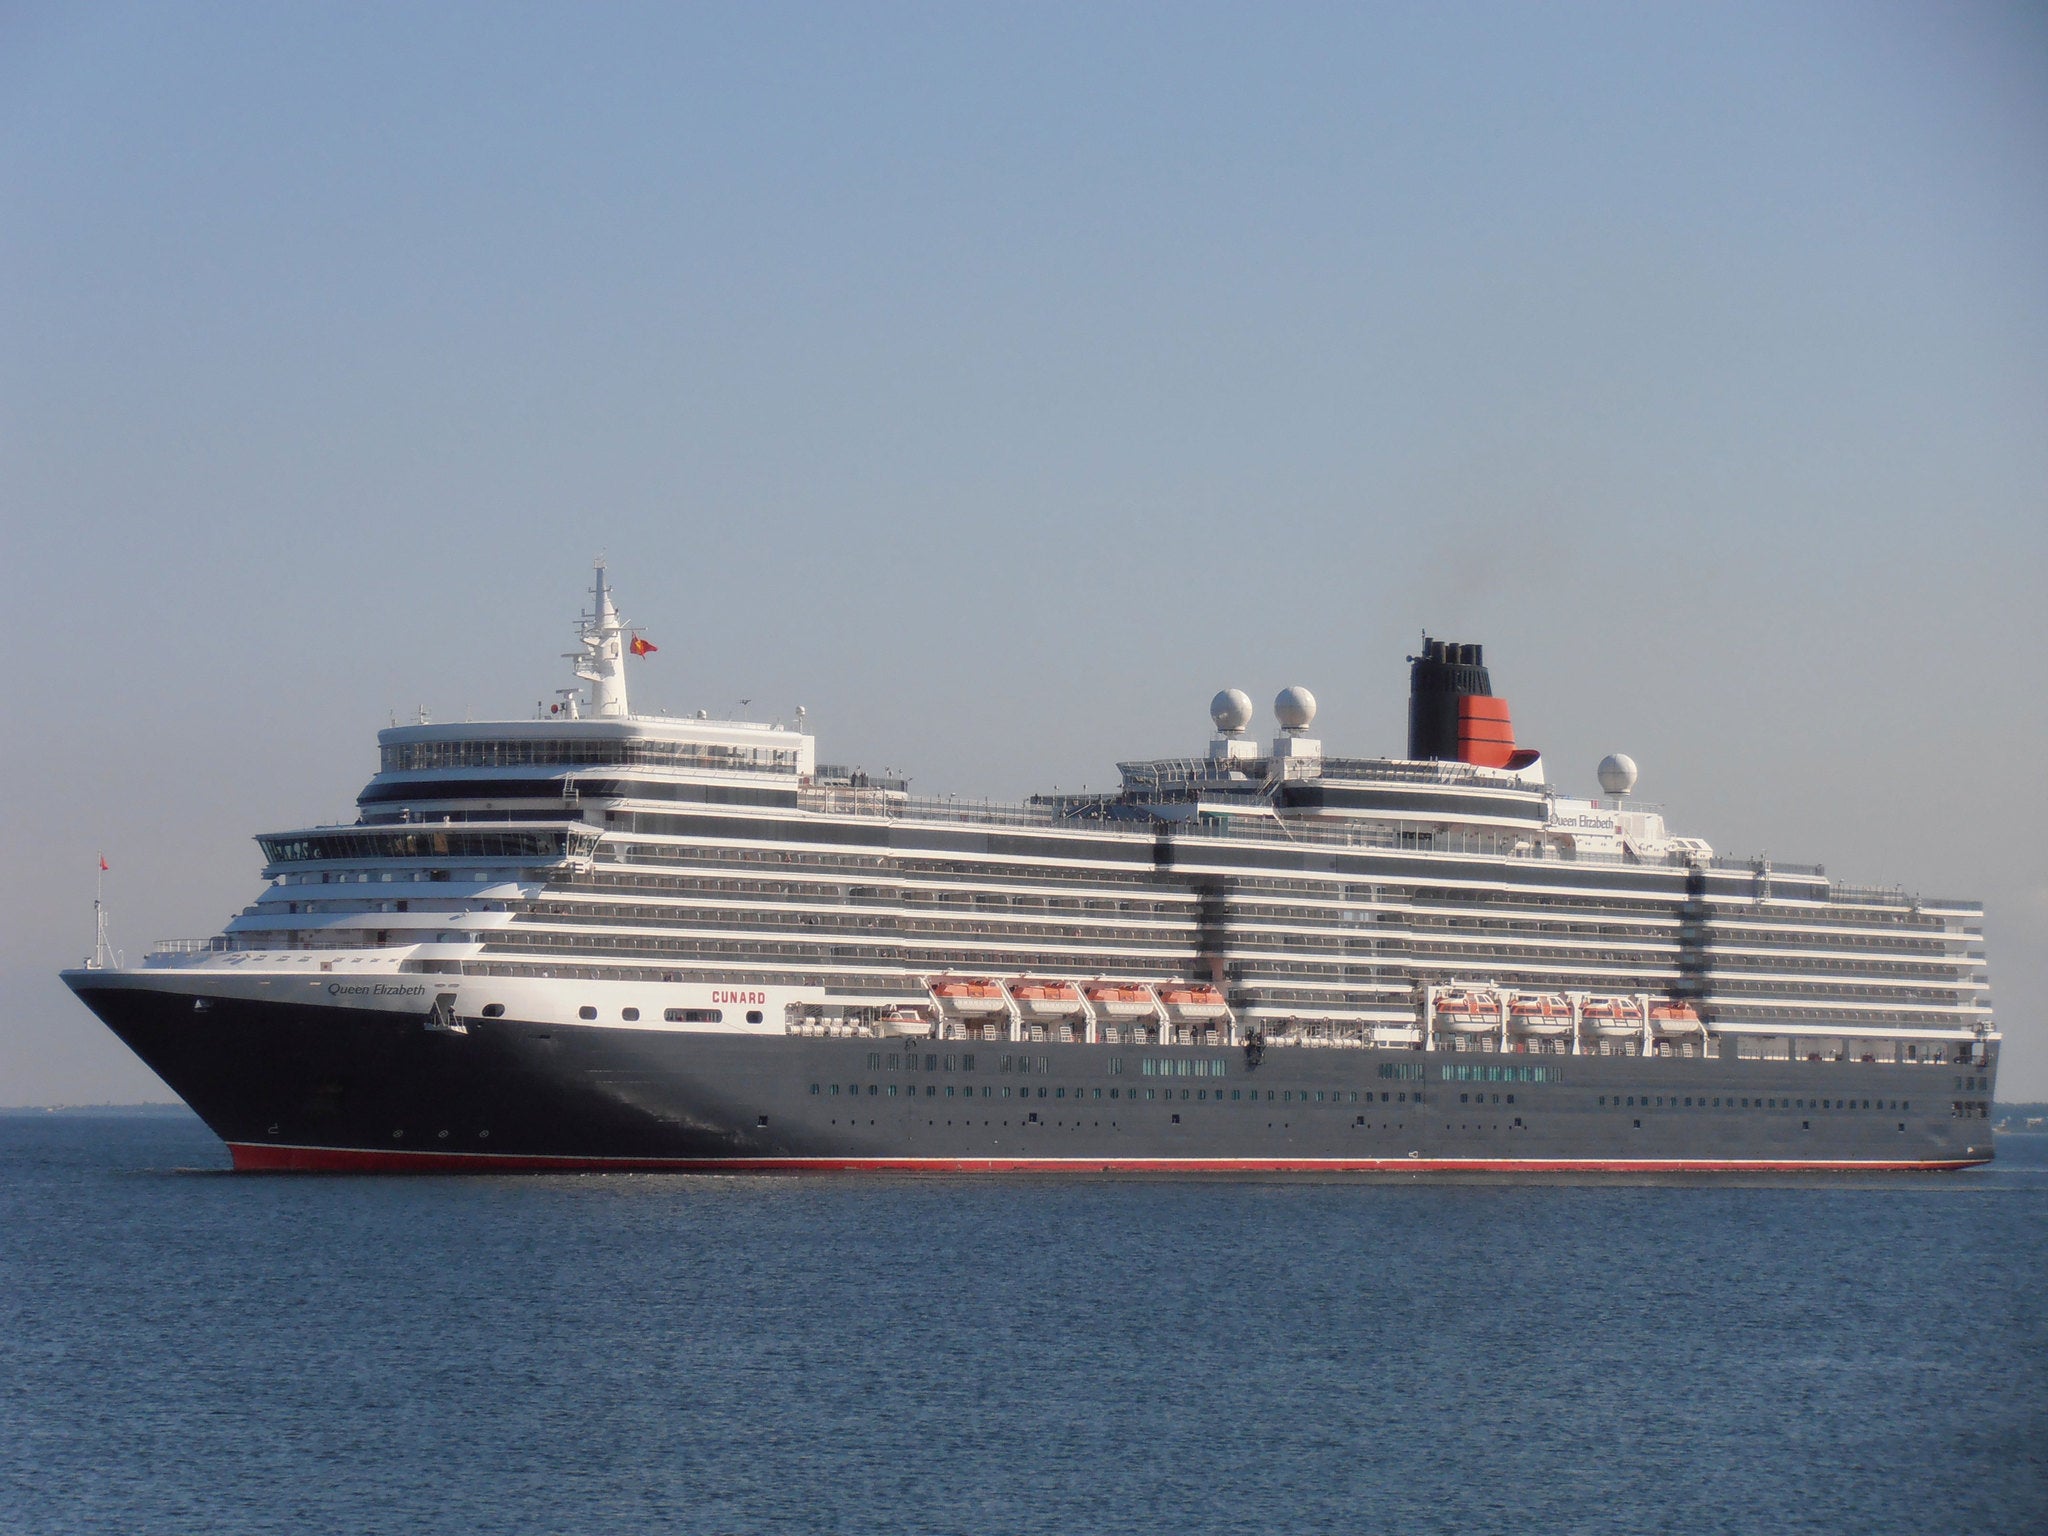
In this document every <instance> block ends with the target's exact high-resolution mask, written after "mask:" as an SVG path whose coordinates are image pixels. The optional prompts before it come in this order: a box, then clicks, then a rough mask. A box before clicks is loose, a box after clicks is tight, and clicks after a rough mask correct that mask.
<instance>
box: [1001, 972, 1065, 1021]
mask: <svg viewBox="0 0 2048 1536" xmlns="http://www.w3.org/2000/svg"><path fill="white" fill-rule="evenodd" d="M1010 996H1011V997H1012V998H1014V999H1015V1000H1016V1003H1017V1009H1018V1011H1019V1012H1020V1013H1022V1014H1024V1016H1025V1017H1027V1018H1033V1019H1071V1018H1075V1017H1077V1016H1078V1015H1079V1014H1080V1012H1081V994H1080V993H1079V992H1078V991H1076V990H1075V988H1074V985H1073V983H1071V982H1065V981H1013V982H1011V983H1010Z"/></svg>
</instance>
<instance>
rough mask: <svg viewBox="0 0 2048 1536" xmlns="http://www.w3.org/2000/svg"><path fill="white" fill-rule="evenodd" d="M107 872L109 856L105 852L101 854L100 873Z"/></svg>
mask: <svg viewBox="0 0 2048 1536" xmlns="http://www.w3.org/2000/svg"><path fill="white" fill-rule="evenodd" d="M106 872H107V856H106V855H105V854H104V853H103V854H101V855H100V873H101V874H103V875H104V874H105V873H106Z"/></svg>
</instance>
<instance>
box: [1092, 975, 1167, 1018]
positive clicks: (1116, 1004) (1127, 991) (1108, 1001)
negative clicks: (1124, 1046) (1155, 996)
mask: <svg viewBox="0 0 2048 1536" xmlns="http://www.w3.org/2000/svg"><path fill="white" fill-rule="evenodd" d="M1081 990H1082V991H1083V992H1086V993H1087V994H1088V1001H1089V1003H1090V1005H1091V1006H1092V1007H1093V1008H1094V1009H1095V1012H1096V1014H1097V1016H1099V1017H1101V1018H1106V1019H1144V1018H1150V1017H1151V1016H1152V1015H1154V1014H1156V1013H1157V1012H1158V1011H1159V1005H1158V1004H1157V1003H1155V1002H1153V1001H1152V994H1151V993H1150V992H1147V991H1146V990H1145V989H1144V988H1143V987H1134V986H1130V985H1127V984H1126V983H1123V982H1116V981H1091V982H1089V983H1088V985H1087V986H1085V987H1083V988H1082V989H1081Z"/></svg>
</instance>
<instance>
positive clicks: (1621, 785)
mask: <svg viewBox="0 0 2048 1536" xmlns="http://www.w3.org/2000/svg"><path fill="white" fill-rule="evenodd" d="M1635 787H1636V760H1635V759H1634V758H1632V757H1630V756H1629V755H1628V754H1627V753H1625V752H1610V753H1608V754H1607V755H1606V756H1605V757H1603V758H1601V759H1600V788H1601V790H1602V792H1603V793H1606V794H1610V795H1617V796H1618V795H1625V794H1627V793H1628V792H1629V791H1630V790H1632V789H1634V788H1635Z"/></svg>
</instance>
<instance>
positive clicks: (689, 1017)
mask: <svg viewBox="0 0 2048 1536" xmlns="http://www.w3.org/2000/svg"><path fill="white" fill-rule="evenodd" d="M661 1016H662V1018H663V1019H664V1020H665V1021H666V1022H668V1023H670V1024H723V1023H724V1022H725V1010H724V1009H723V1008H664V1009H663V1010H662V1012H661ZM634 1017H635V1018H638V1017H639V1015H638V1014H637V1013H635V1014H634ZM874 1064H875V1063H874V1061H873V1059H872V1057H870V1059H869V1061H868V1065H869V1066H871V1067H872V1066H873V1065H874Z"/></svg>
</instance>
